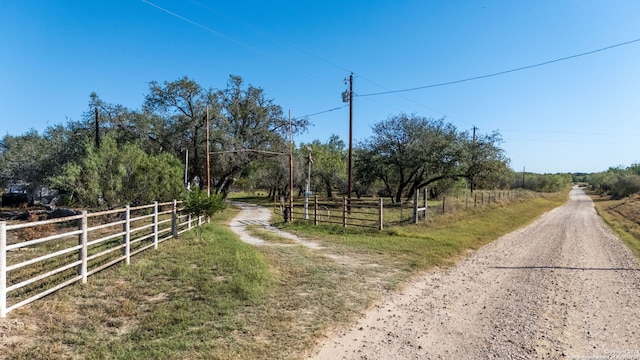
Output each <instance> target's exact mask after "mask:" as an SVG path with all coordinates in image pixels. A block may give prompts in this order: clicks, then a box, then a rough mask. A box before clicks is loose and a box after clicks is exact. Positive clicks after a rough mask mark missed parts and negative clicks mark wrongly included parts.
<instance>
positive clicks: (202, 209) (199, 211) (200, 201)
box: [184, 187, 226, 237]
mask: <svg viewBox="0 0 640 360" xmlns="http://www.w3.org/2000/svg"><path fill="white" fill-rule="evenodd" d="M225 207H226V205H225V203H224V196H223V195H222V194H211V195H207V191H206V190H203V189H200V188H198V187H196V188H195V189H193V190H191V191H190V192H188V193H187V195H186V197H185V199H184V210H185V211H186V212H187V213H188V214H190V215H191V216H193V217H195V218H199V217H200V216H205V217H207V218H211V216H213V214H215V213H217V212H220V211H222V210H224V208H225ZM196 233H198V236H200V237H202V229H201V228H200V226H199V222H196Z"/></svg>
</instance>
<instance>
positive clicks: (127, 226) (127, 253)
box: [123, 205, 131, 265]
mask: <svg viewBox="0 0 640 360" xmlns="http://www.w3.org/2000/svg"><path fill="white" fill-rule="evenodd" d="M124 209H125V210H124V225H123V227H124V229H123V231H124V262H125V264H127V265H129V264H130V263H131V208H130V207H129V205H127V206H126V207H125V208H124Z"/></svg>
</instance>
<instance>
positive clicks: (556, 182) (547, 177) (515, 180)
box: [511, 172, 573, 192]
mask: <svg viewBox="0 0 640 360" xmlns="http://www.w3.org/2000/svg"><path fill="white" fill-rule="evenodd" d="M511 176H512V178H511V187H512V188H514V189H515V188H524V189H528V190H533V191H537V192H557V191H563V190H566V189H567V188H569V187H570V186H571V185H572V184H573V175H571V174H534V173H524V174H523V173H517V172H513V173H512V175H511Z"/></svg>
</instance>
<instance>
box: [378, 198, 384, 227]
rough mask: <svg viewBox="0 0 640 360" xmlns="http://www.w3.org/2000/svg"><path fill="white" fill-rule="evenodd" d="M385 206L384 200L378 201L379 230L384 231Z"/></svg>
mask: <svg viewBox="0 0 640 360" xmlns="http://www.w3.org/2000/svg"><path fill="white" fill-rule="evenodd" d="M383 213H384V205H383V202H382V198H380V199H378V230H382V228H383V227H384V217H383Z"/></svg>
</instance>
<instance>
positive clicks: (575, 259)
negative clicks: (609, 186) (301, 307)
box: [312, 188, 640, 360]
mask: <svg viewBox="0 0 640 360" xmlns="http://www.w3.org/2000/svg"><path fill="white" fill-rule="evenodd" d="M488 358H492V359H494V358H495V359H558V358H568V359H640V265H639V264H638V261H637V260H636V259H635V258H634V257H633V255H632V254H631V252H630V251H629V250H628V249H627V248H626V247H625V246H624V245H623V244H622V242H621V241H620V240H619V239H618V238H617V237H616V236H615V235H614V234H612V232H611V231H610V230H609V229H608V228H607V226H606V225H605V224H603V222H602V220H601V219H600V218H599V217H598V215H597V214H596V212H595V210H594V207H593V202H592V201H591V199H590V198H589V197H588V196H586V195H585V194H584V192H583V191H582V190H580V189H578V188H574V189H573V190H572V191H571V195H570V201H569V202H568V203H567V204H565V205H564V206H562V207H559V208H557V209H554V210H553V211H550V212H548V213H547V214H545V215H544V216H542V217H541V218H540V219H538V220H537V221H536V222H535V223H533V224H532V225H530V226H528V227H526V228H523V229H521V230H518V231H516V232H513V233H511V234H508V235H506V236H504V237H502V238H500V239H498V240H496V241H494V242H493V243H491V244H489V245H487V246H485V247H483V248H482V249H480V250H478V251H476V252H475V253H473V254H472V255H470V256H469V257H467V258H466V259H465V260H462V261H460V262H459V263H458V264H457V265H455V266H453V267H451V268H448V269H444V270H436V271H431V272H429V273H427V274H425V275H422V276H419V277H417V278H415V279H413V281H411V282H410V283H409V284H408V285H407V286H406V287H405V288H404V289H403V290H402V291H399V292H396V293H393V294H391V295H389V296H387V297H386V298H384V299H382V300H381V301H380V302H379V303H378V304H377V305H375V306H374V307H372V308H371V309H370V310H369V311H367V312H366V313H365V314H364V315H363V317H362V318H361V319H360V320H359V321H358V322H357V324H355V325H353V327H351V328H350V329H342V330H341V331H340V330H338V331H336V332H335V333H334V334H332V335H331V336H330V337H328V338H326V339H324V341H323V343H322V344H320V347H319V348H318V349H316V350H315V351H314V353H313V357H312V359H332V360H333V359H488Z"/></svg>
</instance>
